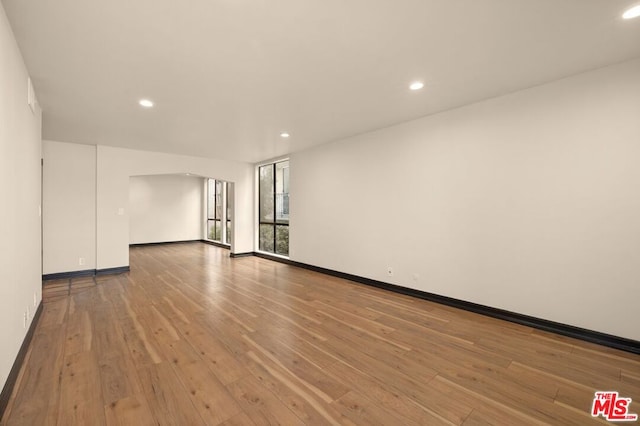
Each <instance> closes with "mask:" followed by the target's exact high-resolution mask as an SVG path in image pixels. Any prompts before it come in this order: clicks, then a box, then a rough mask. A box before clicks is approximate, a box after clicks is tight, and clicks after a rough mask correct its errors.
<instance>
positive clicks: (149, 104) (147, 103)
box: [138, 99, 153, 108]
mask: <svg viewBox="0 0 640 426" xmlns="http://www.w3.org/2000/svg"><path fill="white" fill-rule="evenodd" d="M138 103H139V104H140V106H143V107H145V108H151V107H152V106H153V102H151V101H150V100H149V99H140V101H139V102H138Z"/></svg>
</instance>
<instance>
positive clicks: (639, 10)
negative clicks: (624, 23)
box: [622, 4, 640, 19]
mask: <svg viewBox="0 0 640 426" xmlns="http://www.w3.org/2000/svg"><path fill="white" fill-rule="evenodd" d="M638 16H640V4H639V5H637V6H633V7H632V8H631V9H627V11H626V12H624V13H623V14H622V18H623V19H633V18H637V17H638Z"/></svg>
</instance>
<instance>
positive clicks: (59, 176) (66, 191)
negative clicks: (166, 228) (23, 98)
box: [44, 141, 253, 273]
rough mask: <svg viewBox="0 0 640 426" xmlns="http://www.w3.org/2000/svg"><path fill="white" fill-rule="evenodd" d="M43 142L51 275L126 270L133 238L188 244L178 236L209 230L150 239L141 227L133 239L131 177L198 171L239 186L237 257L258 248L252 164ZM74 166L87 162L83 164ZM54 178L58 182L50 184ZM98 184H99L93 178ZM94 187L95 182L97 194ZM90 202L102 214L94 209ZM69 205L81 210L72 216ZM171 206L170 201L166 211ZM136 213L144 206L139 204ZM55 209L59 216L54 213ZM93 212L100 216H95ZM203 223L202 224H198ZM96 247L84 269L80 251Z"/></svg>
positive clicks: (188, 230) (47, 255) (234, 247)
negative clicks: (130, 200) (180, 240)
mask: <svg viewBox="0 0 640 426" xmlns="http://www.w3.org/2000/svg"><path fill="white" fill-rule="evenodd" d="M44 145H45V154H46V156H47V158H46V159H45V167H46V169H45V172H46V175H45V178H46V179H47V181H46V182H45V185H44V192H45V194H44V197H45V199H46V200H47V206H46V208H47V210H48V211H49V212H50V213H49V214H50V215H51V216H47V222H46V223H45V229H44V234H45V236H47V243H46V244H45V246H46V253H45V264H46V265H47V270H46V271H45V273H51V272H70V271H77V270H82V269H92V268H95V269H107V268H117V267H122V266H127V265H129V242H130V241H133V242H144V241H143V240H145V239H152V240H155V239H156V238H161V239H162V240H164V239H165V238H171V239H185V238H182V237H179V236H178V237H175V235H182V234H184V235H186V236H187V237H186V239H192V238H193V239H200V238H202V232H201V231H197V232H196V231H194V227H193V226H190V227H189V228H184V229H181V230H176V229H174V230H173V231H176V232H177V234H176V233H173V232H172V233H171V235H150V234H149V233H146V232H145V233H144V235H141V234H136V233H137V232H139V231H141V228H140V227H139V226H136V227H135V229H134V230H133V234H132V238H133V239H132V240H130V229H129V220H130V210H129V178H130V177H131V176H145V175H148V176H151V175H169V174H174V175H177V174H185V173H191V174H194V175H199V176H203V177H211V178H214V179H220V180H226V181H229V182H234V183H235V185H234V189H235V197H234V203H235V206H238V207H237V208H235V207H234V209H233V210H234V211H235V216H234V218H233V219H234V220H233V221H232V226H233V228H234V229H232V232H233V235H234V239H233V244H232V247H231V252H232V253H243V252H250V251H253V166H252V165H250V164H248V163H239V162H233V161H223V160H215V159H210V158H198V157H189V156H182V155H173V154H164V153H158V152H147V151H136V150H129V149H122V148H112V147H106V146H97V147H90V146H84V145H78V144H69V143H59V142H51V141H46V142H45V143H44ZM91 150H95V159H94V160H93V163H90V162H89V161H88V159H89V153H90V152H92V151H91ZM75 162H81V163H82V164H81V165H76V164H75ZM91 164H93V165H91ZM92 167H93V168H92ZM49 171H51V173H49ZM92 176H94V177H93V178H92ZM50 177H51V178H52V180H51V181H49V178H50ZM156 177H157V176H156ZM91 179H95V180H94V181H91ZM150 179H151V178H150ZM92 185H95V186H94V189H93V192H92V191H91V186H92ZM134 185H135V183H134ZM138 189H139V187H138ZM165 195H166V194H165ZM156 201H157V202H158V203H159V202H160V201H159V200H156ZM201 202H202V201H201ZM91 205H93V206H94V207H93V208H94V209H95V210H90V209H91ZM70 206H74V209H79V210H81V211H78V212H75V213H73V214H71V213H70V212H69V210H70ZM171 206H172V204H171V203H170V204H168V205H167V206H166V208H171ZM134 208H136V209H137V208H140V206H136V207H134ZM53 212H56V214H55V215H54V213H53ZM94 213H95V216H93V214H94ZM139 213H140V212H139V211H136V213H135V215H136V217H134V218H133V220H134V223H139V220H138V215H139ZM200 214H202V213H200ZM45 216H46V215H45ZM49 219H51V220H49ZM192 225H193V223H192ZM198 226H202V225H201V224H200V223H199V224H198ZM56 228H61V230H59V229H56ZM64 233H68V234H69V237H68V238H62V236H63V234H64ZM196 233H197V235H196ZM52 236H56V238H53V237H52ZM91 238H95V240H94V241H95V243H92V242H91ZM91 244H93V246H94V252H93V253H94V254H93V256H94V257H91V255H90V254H87V255H86V259H87V264H86V266H80V265H78V258H79V257H80V256H81V255H80V254H79V253H85V252H86V251H88V248H89V247H90V246H91ZM89 259H95V264H90V263H89ZM92 262H93V261H92Z"/></svg>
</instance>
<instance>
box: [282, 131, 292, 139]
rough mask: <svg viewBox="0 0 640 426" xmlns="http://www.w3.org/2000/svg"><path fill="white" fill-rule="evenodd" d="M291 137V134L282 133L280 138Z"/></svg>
mask: <svg viewBox="0 0 640 426" xmlns="http://www.w3.org/2000/svg"><path fill="white" fill-rule="evenodd" d="M289 136H291V135H290V134H289V133H287V132H282V133H280V137H281V138H288V137H289Z"/></svg>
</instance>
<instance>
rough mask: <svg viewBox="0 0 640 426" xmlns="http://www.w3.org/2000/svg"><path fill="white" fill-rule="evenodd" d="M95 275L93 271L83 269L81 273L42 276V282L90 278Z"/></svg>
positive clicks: (72, 272)
mask: <svg viewBox="0 0 640 426" xmlns="http://www.w3.org/2000/svg"><path fill="white" fill-rule="evenodd" d="M95 274H96V270H95V269H83V270H81V271H69V272H56V273H53V274H44V275H42V280H43V281H45V280H62V279H67V278H77V277H92V276H94V275H95Z"/></svg>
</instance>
